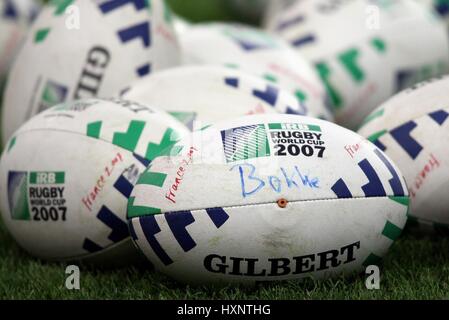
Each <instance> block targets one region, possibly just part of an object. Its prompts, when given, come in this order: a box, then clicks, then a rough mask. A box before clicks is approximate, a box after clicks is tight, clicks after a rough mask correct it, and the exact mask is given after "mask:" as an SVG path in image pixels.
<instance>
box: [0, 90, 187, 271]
mask: <svg viewBox="0 0 449 320" xmlns="http://www.w3.org/2000/svg"><path fill="white" fill-rule="evenodd" d="M188 132H189V131H188V130H187V128H185V127H184V126H183V125H182V124H181V123H179V122H178V121H176V120H175V119H174V118H173V117H171V116H169V115H167V114H165V113H164V112H162V111H159V110H157V109H154V108H150V107H146V106H143V105H140V104H135V103H131V102H128V101H119V100H98V99H87V100H79V101H77V102H71V103H66V104H61V105H58V106H55V107H52V108H50V109H49V110H47V111H45V112H43V113H41V114H39V115H37V116H35V117H33V118H32V119H31V120H29V121H28V122H27V123H26V124H24V125H23V126H22V127H21V128H20V129H19V130H18V131H17V132H16V133H15V134H14V135H13V137H12V138H11V139H10V140H9V142H8V145H7V147H6V148H5V150H4V151H3V155H2V158H1V161H0V210H1V215H2V218H3V221H4V223H5V225H6V228H7V229H8V230H9V232H10V233H11V234H12V236H13V237H14V239H15V240H16V241H17V242H18V244H19V245H20V246H21V247H23V248H24V249H25V250H26V251H28V252H29V253H30V254H32V255H33V256H36V257H39V258H42V259H48V260H85V261H88V262H92V263H97V264H102V265H109V264H113V265H115V264H117V263H123V262H128V261H130V259H131V258H133V257H136V256H138V254H139V253H138V251H137V250H135V248H134V246H133V245H132V242H131V240H130V237H129V232H128V228H127V224H126V205H127V200H128V197H129V195H130V193H131V190H132V188H133V185H134V184H135V182H136V181H137V178H138V177H139V175H140V174H141V173H142V172H144V170H145V168H146V167H147V165H148V164H149V163H150V162H151V161H152V160H154V159H155V158H156V157H157V156H159V155H163V154H168V152H169V151H170V149H171V147H172V146H173V144H174V143H175V142H176V140H177V139H178V138H181V137H182V136H183V134H187V133H188ZM175 151H176V149H174V150H173V152H175Z"/></svg>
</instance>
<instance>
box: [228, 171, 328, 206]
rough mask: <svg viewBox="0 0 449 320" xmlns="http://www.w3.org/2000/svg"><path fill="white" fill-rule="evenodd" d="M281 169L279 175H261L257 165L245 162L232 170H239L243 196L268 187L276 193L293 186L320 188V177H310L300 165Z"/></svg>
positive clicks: (297, 187)
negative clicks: (302, 171) (303, 171)
mask: <svg viewBox="0 0 449 320" xmlns="http://www.w3.org/2000/svg"><path fill="white" fill-rule="evenodd" d="M280 169H281V174H280V175H279V176H277V175H272V176H260V175H259V174H258V172H257V168H256V166H255V165H253V164H250V163H243V164H238V165H235V166H233V167H232V168H231V169H230V171H236V170H238V173H239V176H240V185H241V189H242V196H243V198H246V197H249V196H251V195H254V194H256V193H258V192H259V191H261V190H264V189H266V188H269V189H270V190H272V191H274V192H276V193H281V192H282V190H285V189H293V188H295V189H298V190H299V189H300V188H310V189H319V188H320V186H319V179H318V177H310V176H309V175H306V174H303V173H301V171H300V170H299V168H298V166H294V167H293V168H284V167H281V168H280Z"/></svg>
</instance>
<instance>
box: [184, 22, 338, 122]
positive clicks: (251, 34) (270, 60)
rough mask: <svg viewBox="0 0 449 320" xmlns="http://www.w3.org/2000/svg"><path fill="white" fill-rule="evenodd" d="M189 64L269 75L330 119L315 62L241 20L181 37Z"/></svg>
mask: <svg viewBox="0 0 449 320" xmlns="http://www.w3.org/2000/svg"><path fill="white" fill-rule="evenodd" d="M179 39H180V43H181V47H182V50H183V59H184V63H185V64H220V65H228V66H232V67H234V68H239V69H241V70H242V71H245V72H248V73H251V74H254V75H256V76H258V77H262V78H265V79H267V80H269V81H271V82H273V83H275V84H277V85H279V86H280V87H281V88H284V89H285V90H288V91H290V92H291V93H292V94H293V95H295V96H296V97H297V98H298V100H300V101H301V102H304V103H306V104H307V105H308V106H310V108H312V109H314V110H320V112H319V113H320V114H322V115H326V114H327V115H326V116H325V118H326V119H327V120H329V119H330V118H329V117H330V114H329V111H328V108H327V107H328V102H329V101H328V96H327V94H326V90H325V88H324V86H323V84H322V82H321V80H320V79H319V76H318V74H317V73H316V71H315V70H314V69H313V67H312V65H311V64H310V63H309V62H307V61H306V60H305V59H303V58H301V57H300V56H299V55H298V54H297V53H296V52H295V51H294V50H293V49H292V48H291V47H290V46H289V45H288V44H287V43H285V42H284V41H282V40H281V39H278V38H277V37H274V36H272V35H270V34H268V33H266V32H264V31H261V30H259V29H255V28H252V27H249V26H245V25H240V24H225V23H207V24H198V25H195V26H192V27H191V28H190V29H189V32H187V33H185V34H183V35H181V36H180V37H179Z"/></svg>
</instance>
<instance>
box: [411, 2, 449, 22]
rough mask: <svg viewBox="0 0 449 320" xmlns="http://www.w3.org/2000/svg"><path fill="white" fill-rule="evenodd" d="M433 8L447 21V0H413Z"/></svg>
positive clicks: (448, 4) (448, 6) (448, 18)
mask: <svg viewBox="0 0 449 320" xmlns="http://www.w3.org/2000/svg"><path fill="white" fill-rule="evenodd" d="M415 1H418V2H420V3H422V4H424V5H426V6H428V7H429V8H430V9H432V10H434V11H435V12H436V13H437V14H438V15H440V16H441V17H442V18H443V19H444V20H445V21H446V22H447V23H449V2H448V1H447V0H415Z"/></svg>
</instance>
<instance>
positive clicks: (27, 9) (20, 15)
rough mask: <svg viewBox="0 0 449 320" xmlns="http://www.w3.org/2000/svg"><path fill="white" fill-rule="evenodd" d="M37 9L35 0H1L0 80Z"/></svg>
mask: <svg viewBox="0 0 449 320" xmlns="http://www.w3.org/2000/svg"><path fill="white" fill-rule="evenodd" d="M38 9H39V2H38V1H35V0H3V1H2V2H1V3H0V30H1V32H0V81H2V80H3V78H4V77H5V76H6V73H7V71H8V69H9V67H10V65H11V63H12V60H13V59H14V57H15V54H16V53H17V50H18V49H19V47H20V45H21V44H22V41H23V40H24V38H25V35H26V31H27V29H28V27H29V25H30V23H31V21H32V20H33V18H34V17H35V16H36V14H37V12H38Z"/></svg>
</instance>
